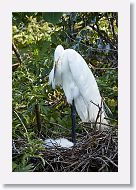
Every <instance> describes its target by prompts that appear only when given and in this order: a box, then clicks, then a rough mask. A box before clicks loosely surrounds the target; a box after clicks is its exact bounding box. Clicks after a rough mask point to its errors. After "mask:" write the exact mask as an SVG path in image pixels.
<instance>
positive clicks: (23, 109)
mask: <svg viewBox="0 0 136 190" xmlns="http://www.w3.org/2000/svg"><path fill="white" fill-rule="evenodd" d="M12 18H13V27H12V31H13V33H12V34H13V37H12V39H13V43H12V47H13V63H12V68H13V86H12V88H13V128H12V134H13V171H42V169H41V168H42V166H41V165H43V166H44V165H45V164H46V160H45V159H44V158H43V154H42V152H43V151H45V148H44V147H43V140H44V139H46V138H48V137H59V136H61V137H63V136H64V137H68V138H69V137H70V135H71V132H70V128H71V118H70V106H69V105H68V104H67V103H66V100H65V96H64V93H63V91H62V89H61V88H57V89H56V90H55V91H54V90H52V89H51V87H50V86H49V85H48V75H49V72H50V70H51V68H52V65H53V53H54V50H55V48H56V46H57V45H59V44H62V45H63V46H64V48H65V49H66V48H73V49H75V50H76V51H78V52H79V53H80V54H81V55H82V56H83V58H84V59H85V60H86V62H87V64H88V66H89V67H90V68H91V70H92V72H93V73H94V75H95V77H96V79H97V82H98V86H99V89H100V92H101V95H102V97H103V98H104V101H105V103H106V105H107V106H106V110H107V115H108V117H109V119H110V123H111V125H114V126H117V119H118V105H117V96H118V15H117V13H115V12H114V13H110V12H109V13H102V12H99V13H97V12H95V13H85V12H84V13H76V12H74V13H13V17H12ZM107 107H109V109H110V110H111V112H112V114H111V113H109V111H108V108H107ZM79 121H80V119H79V118H78V121H77V123H78V122H79ZM77 132H78V133H80V134H83V133H84V132H85V131H84V128H82V127H80V126H79V127H78V129H77ZM32 158H38V159H40V160H41V162H39V163H40V164H39V163H37V162H36V164H35V162H34V161H32Z"/></svg>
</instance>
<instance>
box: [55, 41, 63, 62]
mask: <svg viewBox="0 0 136 190" xmlns="http://www.w3.org/2000/svg"><path fill="white" fill-rule="evenodd" d="M63 53H64V48H63V46H62V45H58V46H57V47H56V49H55V53H54V62H55V63H56V62H58V61H59V59H60V58H61V57H62V55H63Z"/></svg>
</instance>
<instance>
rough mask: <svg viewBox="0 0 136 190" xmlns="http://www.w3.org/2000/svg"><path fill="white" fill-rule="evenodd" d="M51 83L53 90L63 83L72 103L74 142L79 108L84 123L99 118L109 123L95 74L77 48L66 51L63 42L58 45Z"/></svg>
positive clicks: (100, 120) (69, 101) (67, 96)
mask: <svg viewBox="0 0 136 190" xmlns="http://www.w3.org/2000/svg"><path fill="white" fill-rule="evenodd" d="M49 84H51V85H52V88H53V89H55V87H56V85H59V86H62V88H63V90H64V93H65V96H66V98H67V102H68V103H69V104H71V105H72V106H71V112H72V141H73V142H74V143H75V141H76V138H75V120H76V111H77V113H78V115H79V117H80V118H81V120H82V121H83V122H89V121H91V122H96V120H97V122H101V123H104V124H107V121H106V119H105V112H104V108H103V102H102V98H101V95H100V92H99V89H98V86H97V82H96V80H95V78H94V75H93V73H92V71H91V70H90V69H89V67H88V65H87V63H86V62H85V60H84V59H83V57H82V56H81V55H80V54H79V53H77V52H76V51H75V50H73V49H65V50H64V48H63V46H62V45H58V46H57V48H56V49H55V53H54V65H53V68H52V70H51V72H50V74H49ZM100 108H101V109H100ZM104 126H105V125H101V128H102V129H104ZM97 127H98V125H97Z"/></svg>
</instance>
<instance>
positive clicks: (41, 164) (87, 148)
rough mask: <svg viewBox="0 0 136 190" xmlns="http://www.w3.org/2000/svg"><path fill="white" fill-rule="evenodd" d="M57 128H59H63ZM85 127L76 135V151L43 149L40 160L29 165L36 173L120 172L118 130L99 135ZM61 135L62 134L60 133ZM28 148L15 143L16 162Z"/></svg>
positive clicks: (38, 153) (55, 148)
mask: <svg viewBox="0 0 136 190" xmlns="http://www.w3.org/2000/svg"><path fill="white" fill-rule="evenodd" d="M58 127H59V128H60V125H59V126H58ZM84 127H85V128H84ZM84 127H83V126H81V129H82V131H80V133H77V136H76V137H77V142H76V144H75V145H74V146H73V147H71V148H62V147H59V146H53V147H50V148H49V147H44V146H43V149H42V150H38V151H37V155H41V157H38V156H32V157H30V159H29V163H28V164H32V165H33V166H34V168H35V170H34V171H35V172H117V171H118V135H117V128H116V129H115V128H112V129H111V130H105V131H100V130H96V129H91V130H90V127H89V128H87V127H88V126H87V125H85V126H84ZM83 129H84V130H83ZM55 131H56V125H55ZM63 131H64V129H63ZM52 133H53V130H52V131H51V134H52ZM59 135H62V134H60V133H59ZM69 136H70V135H69ZM69 136H68V138H69ZM48 137H50V136H48ZM54 137H56V136H54ZM59 137H60V136H59ZM61 137H62V136H61ZM51 138H52V136H51ZM26 146H27V143H26V142H25V141H22V142H21V141H20V140H19V141H15V142H14V146H13V160H15V159H16V158H17V157H18V156H20V155H21V150H23V149H24V148H25V147H26Z"/></svg>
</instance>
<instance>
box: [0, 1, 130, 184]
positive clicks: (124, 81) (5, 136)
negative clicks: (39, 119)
mask: <svg viewBox="0 0 136 190" xmlns="http://www.w3.org/2000/svg"><path fill="white" fill-rule="evenodd" d="M129 9H130V5H129V1H121V0H82V1H81V0H77V1H76V0H75V1H74V0H65V1H61V0H57V1H55V0H49V1H47V0H40V1H36V2H35V1H33V0H31V1H30V0H23V1H18V0H14V1H7V0H4V2H2V4H1V6H0V25H1V27H0V53H1V64H0V67H1V68H0V76H1V79H0V86H1V93H0V95H1V97H0V101H1V103H0V105H1V106H0V116H1V132H0V135H1V137H0V145H1V156H0V159H1V160H0V168H1V169H0V178H1V179H2V183H4V184H129V183H130V44H129V43H130V39H129V38H130V31H129V30H130V26H129V25H130V21H129V19H130V10H129ZM14 11H16V12H23V11H24V12H27V11H32V12H38V11H39V12H40V11H43V12H46V11H49V12H55V11H59V12H61V11H63V12H66V11H68V12H71V11H77V12H81V11H85V12H94V11H96V12H97V11H98V12H99V11H102V12H104V11H105V12H110V11H111V12H112V11H116V12H118V13H119V22H118V24H119V171H118V172H115V173H114V172H107V173H106V172H105V173H104V172H102V173H99V172H97V173H91V172H90V173H85V172H76V173H75V172H72V173H69V172H62V173H52V172H51V173H46V172H42V173H39V172H37V173H31V172H16V173H15V172H12V149H11V140H12V133H11V132H12V114H11V113H12V107H11V105H12V71H11V63H12V51H11V44H12V43H11V42H12V31H11V26H12V20H11V19H12V17H11V14H12V12H14ZM1 171H2V172H1ZM1 174H2V176H1Z"/></svg>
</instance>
